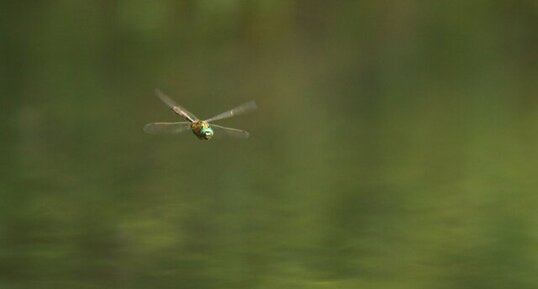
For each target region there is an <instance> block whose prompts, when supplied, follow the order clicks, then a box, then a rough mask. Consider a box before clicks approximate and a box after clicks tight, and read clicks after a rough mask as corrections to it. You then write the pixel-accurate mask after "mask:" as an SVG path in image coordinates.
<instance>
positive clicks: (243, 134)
mask: <svg viewBox="0 0 538 289" xmlns="http://www.w3.org/2000/svg"><path fill="white" fill-rule="evenodd" d="M211 127H212V128H216V132H215V135H216V136H218V135H219V134H222V133H224V134H225V135H228V136H231V137H235V138H248V137H249V136H250V134H249V133H248V131H246V130H241V129H236V128H231V127H225V126H220V125H216V124H212V125H211Z"/></svg>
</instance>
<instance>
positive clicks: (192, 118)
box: [155, 89, 198, 122]
mask: <svg viewBox="0 0 538 289" xmlns="http://www.w3.org/2000/svg"><path fill="white" fill-rule="evenodd" d="M155 93H156V94H157V96H158V97H159V98H160V99H161V100H162V102H164V103H165V104H166V105H167V106H168V107H170V108H171V109H172V110H173V111H174V112H175V113H177V114H178V115H179V116H181V117H183V118H185V119H186V120H188V121H190V122H193V121H196V120H198V118H197V117H196V116H195V115H194V114H193V113H192V112H190V111H188V110H187V109H185V108H184V107H182V106H181V105H179V104H177V103H176V102H175V101H174V100H172V99H171V98H170V97H169V96H168V95H166V94H164V93H163V92H162V91H160V90H158V89H155Z"/></svg>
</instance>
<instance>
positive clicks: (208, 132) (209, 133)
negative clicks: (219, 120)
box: [202, 128, 213, 138]
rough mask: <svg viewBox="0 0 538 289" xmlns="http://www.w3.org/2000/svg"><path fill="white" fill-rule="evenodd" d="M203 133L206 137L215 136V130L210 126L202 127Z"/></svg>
mask: <svg viewBox="0 0 538 289" xmlns="http://www.w3.org/2000/svg"><path fill="white" fill-rule="evenodd" d="M202 134H203V135H204V136H205V137H206V138H210V137H212V136H213V130H212V129H210V128H203V129H202Z"/></svg>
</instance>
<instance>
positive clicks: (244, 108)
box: [206, 100, 258, 122]
mask: <svg viewBox="0 0 538 289" xmlns="http://www.w3.org/2000/svg"><path fill="white" fill-rule="evenodd" d="M256 108H258V107H257V106H256V102H255V101H254V100H251V101H249V102H247V103H243V104H242V105H240V106H238V107H236V108H234V109H230V110H228V111H226V112H223V113H221V114H218V115H215V116H214V117H212V118H210V119H208V120H206V121H207V122H212V121H215V120H219V119H225V118H230V117H232V116H236V115H240V114H244V113H247V112H250V111H253V110H255V109H256Z"/></svg>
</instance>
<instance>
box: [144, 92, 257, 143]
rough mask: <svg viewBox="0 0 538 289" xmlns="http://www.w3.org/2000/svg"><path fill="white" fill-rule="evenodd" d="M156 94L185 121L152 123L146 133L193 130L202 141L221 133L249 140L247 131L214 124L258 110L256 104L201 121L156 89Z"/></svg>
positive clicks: (244, 104)
mask: <svg viewBox="0 0 538 289" xmlns="http://www.w3.org/2000/svg"><path fill="white" fill-rule="evenodd" d="M155 93H156V94H157V96H158V97H159V98H160V99H161V101H162V102H164V104H166V105H167V106H168V107H169V108H170V109H171V110H172V111H173V112H175V113H176V114H177V115H179V116H180V117H181V118H182V119H183V120H185V121H180V122H152V123H148V124H146V125H145V126H144V131H145V132H146V133H149V134H179V133H182V132H185V131H189V130H191V131H192V132H193V133H194V135H196V136H197V137H198V139H200V140H210V139H211V138H213V136H214V135H215V132H217V134H219V133H221V134H224V135H228V136H231V137H235V138H248V137H249V135H250V134H249V133H248V132H247V131H245V130H241V129H237V128H231V127H225V126H221V125H216V124H214V123H213V122H214V121H217V120H222V119H227V118H230V117H234V116H237V115H241V114H244V113H247V112H250V111H253V110H256V108H257V106H256V102H255V101H253V100H251V101H249V102H246V103H243V104H241V105H239V106H237V107H235V108H232V109H230V110H228V111H225V112H223V113H219V114H217V115H215V116H213V117H211V118H208V119H206V120H200V119H199V118H198V117H196V116H195V115H194V114H193V113H191V112H189V111H188V110H187V109H185V108H184V107H182V106H181V105H179V104H177V103H176V102H175V101H173V100H172V99H171V98H170V97H169V96H168V95H166V94H164V93H163V92H162V91H160V90H158V89H156V90H155Z"/></svg>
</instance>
